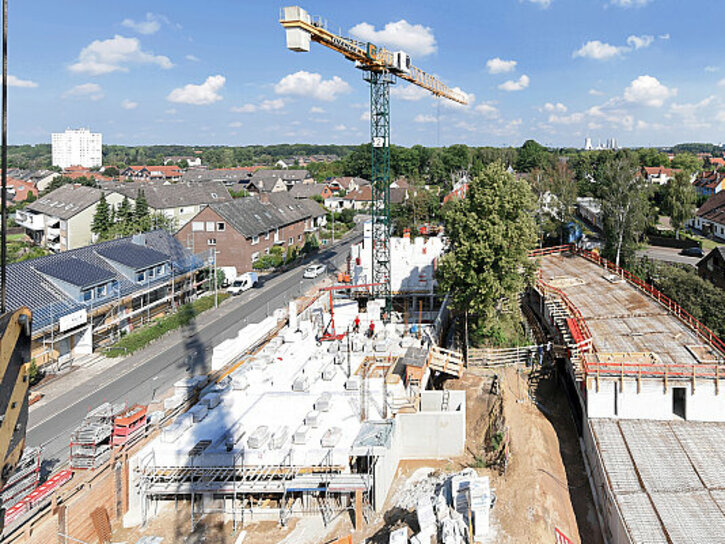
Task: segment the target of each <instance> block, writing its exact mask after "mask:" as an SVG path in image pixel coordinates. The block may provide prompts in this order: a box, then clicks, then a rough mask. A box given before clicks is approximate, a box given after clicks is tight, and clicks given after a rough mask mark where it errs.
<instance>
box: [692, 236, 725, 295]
mask: <svg viewBox="0 0 725 544" xmlns="http://www.w3.org/2000/svg"><path fill="white" fill-rule="evenodd" d="M697 273H698V274H699V275H700V277H701V278H703V279H706V280H708V281H709V282H711V283H713V284H715V285H716V286H718V287H719V288H720V289H725V246H720V247H716V248H715V249H713V250H712V251H710V253H708V254H707V255H705V256H704V257H703V258H702V259H701V260H700V262H698V263H697Z"/></svg>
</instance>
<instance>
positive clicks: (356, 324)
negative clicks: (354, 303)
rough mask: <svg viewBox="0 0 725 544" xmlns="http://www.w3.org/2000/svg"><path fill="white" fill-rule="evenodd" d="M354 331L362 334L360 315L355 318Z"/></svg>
mask: <svg viewBox="0 0 725 544" xmlns="http://www.w3.org/2000/svg"><path fill="white" fill-rule="evenodd" d="M352 330H353V332H360V316H359V315H356V316H355V321H353V325H352Z"/></svg>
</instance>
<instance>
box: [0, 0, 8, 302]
mask: <svg viewBox="0 0 725 544" xmlns="http://www.w3.org/2000/svg"><path fill="white" fill-rule="evenodd" d="M2 86H3V91H2V94H3V99H2V101H3V106H2V107H3V120H2V124H3V127H2V133H3V134H2V157H1V159H0V160H2V204H0V213H1V214H2V220H1V221H0V245H2V249H0V276H1V277H0V313H2V314H4V313H5V310H6V308H5V300H6V299H5V296H6V292H7V285H6V284H7V271H6V264H7V259H8V253H7V251H8V250H7V238H6V237H7V227H8V210H7V204H6V202H5V200H6V198H7V194H8V0H3V82H2Z"/></svg>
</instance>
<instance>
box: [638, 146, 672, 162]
mask: <svg viewBox="0 0 725 544" xmlns="http://www.w3.org/2000/svg"><path fill="white" fill-rule="evenodd" d="M637 154H638V155H639V163H640V164H641V165H642V166H669V165H670V158H669V157H668V156H667V154H666V153H662V152H661V151H660V150H658V149H654V148H653V147H645V148H642V149H640V150H639V151H638V152H637Z"/></svg>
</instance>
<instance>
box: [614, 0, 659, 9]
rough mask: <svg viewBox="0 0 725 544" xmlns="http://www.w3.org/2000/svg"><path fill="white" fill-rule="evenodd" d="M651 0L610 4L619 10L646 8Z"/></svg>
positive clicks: (619, 0)
mask: <svg viewBox="0 0 725 544" xmlns="http://www.w3.org/2000/svg"><path fill="white" fill-rule="evenodd" d="M651 1H652V0H612V1H611V2H610V3H611V5H613V6H617V7H620V8H639V7H642V6H646V5H647V4H649V3H650V2H651Z"/></svg>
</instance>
